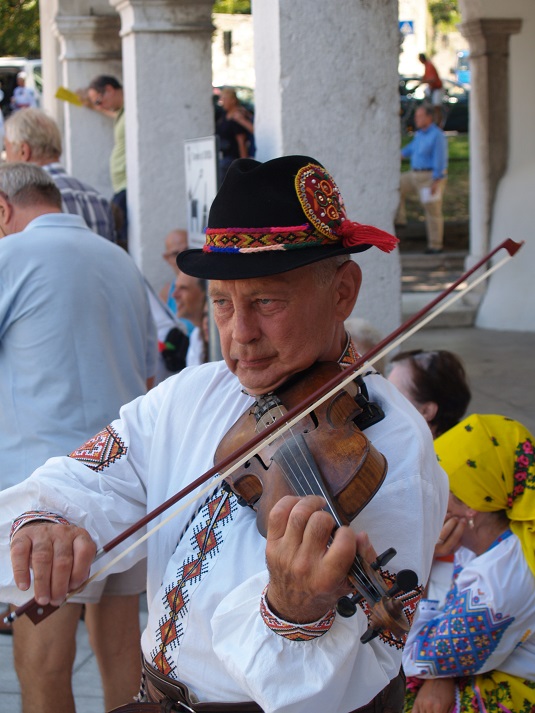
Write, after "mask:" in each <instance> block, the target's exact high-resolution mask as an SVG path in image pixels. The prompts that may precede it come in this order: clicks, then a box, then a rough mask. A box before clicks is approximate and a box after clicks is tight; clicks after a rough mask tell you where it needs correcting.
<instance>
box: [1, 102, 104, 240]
mask: <svg viewBox="0 0 535 713" xmlns="http://www.w3.org/2000/svg"><path fill="white" fill-rule="evenodd" d="M4 145H5V149H6V160H7V161H8V162H13V161H23V162H29V163H35V164H37V165H38V166H41V167H42V168H43V169H44V170H45V171H46V172H47V173H48V174H49V175H50V176H51V178H52V179H53V180H54V183H55V184H56V186H57V187H58V188H59V191H60V193H61V199H62V203H63V211H64V213H73V214H75V215H79V216H81V217H82V218H83V219H84V221H85V223H86V225H87V227H88V228H90V229H91V230H92V231H93V232H94V233H97V234H98V235H101V236H102V237H103V238H107V239H108V240H112V241H113V242H116V237H115V225H114V221H113V214H112V211H111V207H110V204H109V203H108V201H107V200H106V198H104V196H103V195H101V194H100V193H99V192H98V191H97V190H95V189H94V188H92V187H91V186H89V185H87V184H86V183H83V182H82V181H80V180H78V179H77V178H74V177H73V176H70V175H69V174H68V173H67V171H65V169H64V168H63V166H62V165H61V164H60V163H59V158H60V156H61V151H62V145H61V135H60V132H59V129H58V126H57V124H56V122H55V121H54V120H53V119H52V118H51V117H49V116H47V115H46V114H45V113H44V112H43V111H41V110H40V109H22V110H21V111H18V112H16V113H14V114H12V115H11V116H10V117H9V119H7V120H6V123H5V137H4Z"/></svg>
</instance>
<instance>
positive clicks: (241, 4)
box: [214, 0, 251, 15]
mask: <svg viewBox="0 0 535 713" xmlns="http://www.w3.org/2000/svg"><path fill="white" fill-rule="evenodd" d="M214 12H220V13H223V14H226V15H250V14H251V0H219V1H218V2H214Z"/></svg>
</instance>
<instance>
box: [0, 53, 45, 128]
mask: <svg viewBox="0 0 535 713" xmlns="http://www.w3.org/2000/svg"><path fill="white" fill-rule="evenodd" d="M41 69H42V66H41V60H40V59H25V58H24V57H0V89H1V90H2V91H3V93H4V98H3V99H2V101H1V103H0V106H1V108H2V112H3V114H4V116H7V115H8V114H9V113H10V111H11V105H10V101H11V96H12V94H13V91H14V89H15V87H16V86H17V74H18V73H19V72H26V86H27V87H29V88H30V89H33V91H34V92H35V97H36V99H37V105H38V106H40V104H41V93H42V90H43V78H42V73H41Z"/></svg>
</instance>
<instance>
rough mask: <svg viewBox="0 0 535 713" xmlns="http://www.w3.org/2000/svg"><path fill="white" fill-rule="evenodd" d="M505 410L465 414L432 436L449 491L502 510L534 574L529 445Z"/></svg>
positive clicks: (533, 462) (534, 499)
mask: <svg viewBox="0 0 535 713" xmlns="http://www.w3.org/2000/svg"><path fill="white" fill-rule="evenodd" d="M534 440H535V439H534V438H533V436H532V435H531V433H530V432H529V431H528V430H527V428H525V427H524V426H523V425H522V424H521V423H519V422H518V421H513V420H512V419H510V418H505V416H491V415H478V414H475V415H473V416H469V417H468V418H465V419H464V421H461V423H458V424H457V425H456V426H454V427H453V428H451V429H450V430H449V431H446V433H444V434H442V436H440V437H439V438H437V439H436V440H435V451H436V453H437V455H438V460H439V461H440V465H441V466H442V467H443V468H444V470H445V471H446V473H447V474H448V477H449V481H450V490H451V492H452V493H453V494H454V495H455V496H456V497H458V498H459V500H462V502H463V503H465V504H466V505H468V507H470V508H473V509H474V510H478V511H480V512H494V511H496V510H505V513H506V515H507V517H508V518H509V520H510V527H511V530H512V531H513V532H514V533H515V535H516V536H517V537H518V539H519V540H520V542H521V543H522V550H523V552H524V556H525V558H526V561H527V563H528V566H529V568H530V569H531V571H532V572H533V574H534V575H535V448H534Z"/></svg>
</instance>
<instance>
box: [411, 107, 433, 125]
mask: <svg viewBox="0 0 535 713" xmlns="http://www.w3.org/2000/svg"><path fill="white" fill-rule="evenodd" d="M414 123H415V124H416V128H418V129H426V128H427V127H428V126H431V124H432V123H433V117H432V116H429V114H428V113H427V112H426V110H425V109H422V107H419V108H418V109H416V111H415V112H414Z"/></svg>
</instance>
